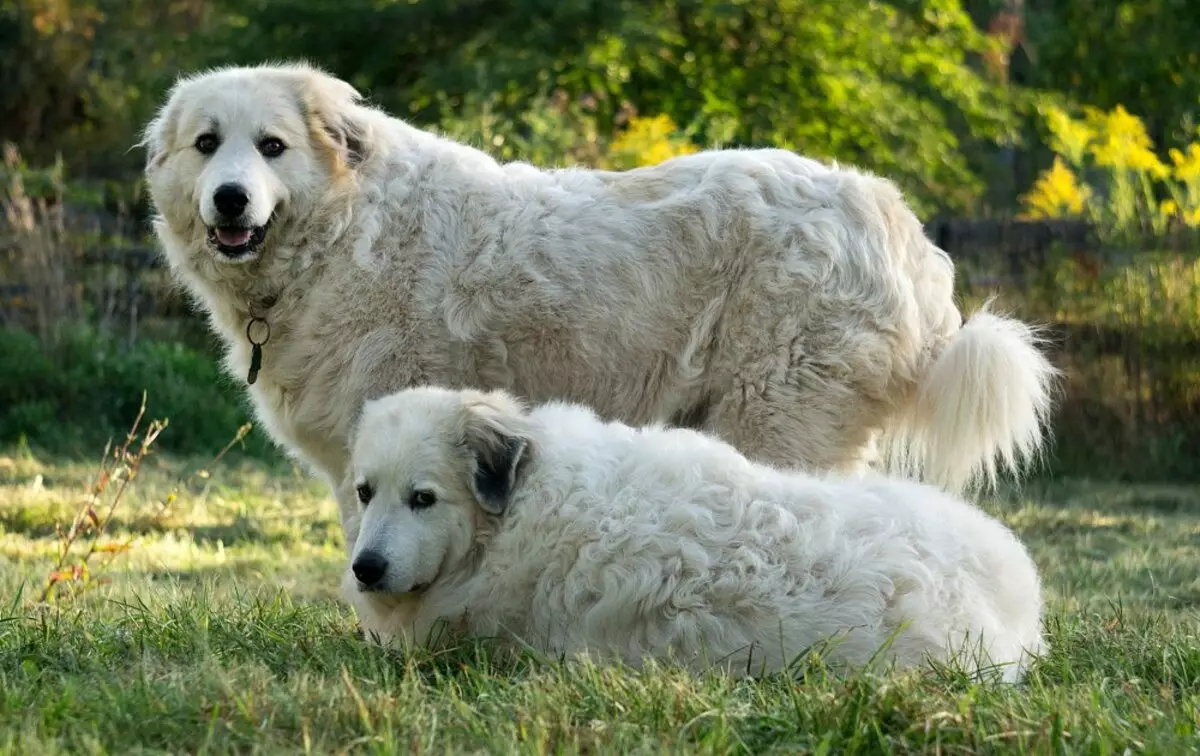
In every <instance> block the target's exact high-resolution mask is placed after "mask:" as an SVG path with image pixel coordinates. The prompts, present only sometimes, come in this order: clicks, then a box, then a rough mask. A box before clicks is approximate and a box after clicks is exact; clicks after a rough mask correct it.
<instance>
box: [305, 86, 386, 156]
mask: <svg viewBox="0 0 1200 756" xmlns="http://www.w3.org/2000/svg"><path fill="white" fill-rule="evenodd" d="M299 77H300V105H301V108H303V111H304V113H305V115H306V117H307V119H308V131H309V135H310V138H311V139H312V140H313V145H314V146H316V147H317V148H319V149H322V150H323V151H325V152H326V153H327V154H328V155H329V156H330V158H331V160H332V162H333V165H334V172H335V173H339V172H341V171H344V170H353V169H354V168H356V167H358V165H359V164H360V163H361V162H362V161H363V160H364V159H365V158H366V156H367V152H368V149H369V147H368V140H369V136H370V134H369V131H370V129H369V127H368V126H367V124H366V123H365V121H364V120H363V119H362V118H361V117H360V112H359V111H360V108H361V107H362V106H361V105H360V104H359V103H360V102H361V101H362V95H361V94H360V93H359V91H358V90H357V89H355V88H354V87H353V86H351V85H350V83H349V82H346V81H343V80H341V79H339V78H336V77H334V76H330V75H329V74H327V73H324V72H321V71H318V70H316V69H301V70H300V71H299Z"/></svg>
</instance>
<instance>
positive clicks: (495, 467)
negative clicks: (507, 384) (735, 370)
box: [463, 393, 529, 515]
mask: <svg viewBox="0 0 1200 756" xmlns="http://www.w3.org/2000/svg"><path fill="white" fill-rule="evenodd" d="M465 414H466V416H465V422H464V426H463V435H464V437H465V441H466V447H467V448H468V449H469V450H470V452H471V455H472V458H473V459H474V463H475V464H474V469H473V470H472V471H471V481H470V483H471V491H472V492H473V493H474V494H475V498H476V499H477V500H478V501H479V506H480V507H481V508H482V509H483V511H485V512H487V513H488V514H492V515H501V514H503V513H504V512H505V511H506V510H507V509H508V505H509V502H510V501H511V499H512V494H513V489H514V488H515V487H516V484H517V473H518V471H519V470H520V467H521V463H522V462H524V461H525V460H526V458H527V455H528V451H529V436H528V434H527V432H526V429H525V427H524V425H525V424H524V416H523V413H522V412H521V408H520V405H518V404H517V403H516V402H515V401H513V400H511V399H510V398H508V397H505V396H503V395H500V394H498V393H492V394H485V395H482V396H481V397H480V398H479V399H478V400H476V401H473V402H470V403H468V404H467V406H466V410H465Z"/></svg>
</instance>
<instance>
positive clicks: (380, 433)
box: [347, 387, 531, 597]
mask: <svg viewBox="0 0 1200 756" xmlns="http://www.w3.org/2000/svg"><path fill="white" fill-rule="evenodd" d="M352 447H353V451H352V460H351V462H352V468H351V470H352V472H351V476H352V478H351V479H350V480H348V481H347V485H348V486H349V485H352V486H353V487H354V489H355V492H356V494H357V497H358V501H359V508H360V514H359V517H358V518H357V523H354V524H353V525H352V526H351V527H352V528H353V529H355V530H356V532H355V533H354V536H355V538H354V548H353V551H352V554H351V560H350V570H351V573H352V574H353V577H354V580H355V581H356V583H357V586H358V590H360V591H364V592H373V593H378V594H384V595H388V596H394V597H399V596H403V595H406V594H413V593H419V592H420V591H422V590H423V589H425V588H427V587H428V586H430V585H431V584H433V583H435V582H436V581H437V580H438V578H439V577H440V576H443V575H446V574H448V573H451V572H459V571H461V569H463V568H464V566H465V562H466V560H468V559H469V558H470V556H471V552H472V549H473V548H474V547H475V546H476V545H477V542H478V541H479V540H480V536H481V534H482V531H483V528H481V525H483V524H484V523H488V522H489V521H492V520H494V518H497V517H502V516H504V514H505V512H506V511H507V509H508V506H509V502H510V501H511V499H512V497H513V493H514V489H515V488H516V487H517V486H518V485H520V482H519V481H520V479H521V475H522V471H523V469H524V465H525V464H527V463H528V461H529V460H530V458H531V451H530V432H529V423H528V416H527V415H526V414H525V413H524V411H523V409H522V408H521V406H520V405H519V404H518V403H517V402H516V401H515V400H514V399H513V398H512V397H510V396H508V395H507V394H504V393H502V392H490V393H482V392H478V391H450V390H447V389H441V388H435V387H421V388H413V389H407V390H404V391H401V392H399V393H396V394H391V395H389V396H386V397H383V398H381V399H376V400H372V401H368V402H367V403H366V404H365V405H364V407H363V412H362V416H361V418H360V420H359V424H358V429H357V431H356V432H355V436H354V441H353V444H352ZM354 525H356V526H357V527H356V528H355V527H354ZM481 545H482V544H481Z"/></svg>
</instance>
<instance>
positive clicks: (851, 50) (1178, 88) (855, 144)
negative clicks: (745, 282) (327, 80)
mask: <svg viewBox="0 0 1200 756" xmlns="http://www.w3.org/2000/svg"><path fill="white" fill-rule="evenodd" d="M1191 3H1192V0H1147V1H1146V2H1143V3H1132V2H1117V3H1106V2H1100V0H1075V1H1074V2H1065V3H1050V2H1041V1H1040V0H1025V5H1026V6H1028V7H1027V8H1026V10H1025V11H1024V16H1023V18H1024V17H1027V23H1024V25H1023V26H1021V27H1020V28H1021V29H1023V30H1024V31H1023V32H1022V34H1020V35H1007V36H1006V35H1004V34H988V33H985V31H982V30H981V29H984V30H987V29H990V30H992V31H993V32H994V31H995V30H996V28H997V27H996V26H995V24H994V23H991V24H990V25H989V19H993V20H994V17H995V14H996V12H997V11H998V9H1001V8H1005V7H1011V6H1020V5H1021V4H1022V3H1021V2H1020V0H890V1H887V2H885V1H883V0H872V1H871V2H863V1H862V0H658V1H657V2H645V1H644V0H236V1H235V0H166V1H164V0H0V140H11V141H14V142H16V143H17V144H18V145H19V146H20V148H21V150H22V152H23V154H25V155H26V156H28V157H29V159H30V160H31V161H33V162H35V163H47V162H51V161H53V159H54V155H55V153H57V152H62V153H64V155H65V158H66V160H67V164H68V168H69V171H70V175H72V176H81V175H82V176H86V177H89V178H96V177H100V178H112V179H124V180H129V179H135V178H136V176H137V173H138V170H139V169H140V155H138V154H137V153H136V151H133V152H130V149H129V148H130V146H131V145H132V144H133V143H134V142H135V141H136V135H137V130H138V128H139V127H140V126H141V125H142V123H144V122H145V120H146V119H147V118H148V117H149V115H150V114H151V112H152V110H153V108H154V106H155V105H156V104H157V103H158V102H159V101H160V99H161V97H162V93H163V91H164V90H165V88H166V87H167V86H168V85H169V83H170V81H171V79H172V78H174V76H176V75H177V74H178V73H180V72H183V71H188V70H194V69H197V68H203V67H208V66H213V65H220V64H226V63H256V62H261V61H265V60H279V59H286V58H305V59H308V60H311V61H313V62H315V63H317V64H319V65H321V66H323V67H325V68H328V69H330V70H332V71H333V72H334V73H336V74H338V75H340V76H342V77H344V78H346V79H348V80H350V81H351V82H353V83H354V84H355V85H356V86H358V87H359V88H360V89H361V90H363V91H364V92H365V93H367V94H368V95H369V96H370V98H371V99H372V100H373V101H375V102H377V103H379V104H381V105H383V106H384V107H386V108H387V109H389V110H390V111H392V112H394V113H395V114H397V115H399V116H402V117H405V118H407V119H409V120H411V121H413V122H414V123H416V124H418V125H421V126H425V127H440V128H441V129H443V130H444V131H446V132H448V133H450V134H451V135H453V136H455V137H457V138H461V139H464V140H467V141H470V142H472V143H474V144H476V145H477V146H480V147H482V148H484V149H487V150H489V151H491V152H493V153H494V154H496V156H497V157H499V158H501V159H526V160H531V161H533V162H537V163H540V164H547V165H550V164H572V163H579V164H586V165H610V166H614V167H620V166H621V165H624V164H627V163H629V162H630V161H632V162H633V163H634V164H636V163H637V162H638V161H639V160H642V159H643V158H639V157H636V156H633V155H632V153H629V152H628V150H625V152H621V153H620V154H617V153H615V152H614V151H613V150H614V149H616V148H617V147H619V146H620V144H621V143H622V142H619V141H618V142H617V144H616V146H614V140H622V139H623V140H624V141H625V142H626V143H627V142H629V140H630V139H634V138H636V139H641V140H643V141H644V140H645V138H646V136H645V134H647V133H650V132H654V133H659V132H662V133H661V134H660V135H659V137H658V138H659V141H660V143H659V144H658V146H656V147H651V146H644V147H643V148H639V149H641V150H642V152H641V153H640V154H643V155H650V154H676V153H677V152H679V151H681V150H682V151H686V150H687V149H688V147H687V146H686V144H685V143H690V144H691V145H692V147H695V148H702V147H710V146H718V145H724V146H777V147H784V148H789V149H794V150H798V151H800V152H803V153H806V154H809V155H813V156H816V157H822V158H832V159H837V160H840V161H843V162H848V163H853V164H856V165H860V166H862V167H865V168H868V169H871V170H874V171H877V172H879V173H881V174H884V175H886V176H888V177H890V178H893V179H895V180H896V181H897V182H898V183H900V184H901V186H902V187H903V188H904V189H905V190H906V191H907V192H908V194H909V196H910V198H911V199H912V200H913V202H914V204H916V205H917V207H918V209H919V210H920V211H922V212H923V213H924V214H926V215H929V214H932V213H934V212H938V211H951V212H970V211H977V210H980V209H981V208H982V205H983V200H984V197H985V195H984V187H985V184H987V183H992V184H993V185H995V184H996V182H995V181H994V180H993V179H994V177H995V176H996V174H997V171H998V170H1000V169H1002V166H1003V161H1004V160H1005V159H1006V158H1005V153H1004V151H1003V150H1002V149H1000V148H1004V147H1007V146H1011V145H1014V144H1016V143H1017V142H1018V139H1019V136H1020V135H1021V134H1022V133H1023V132H1028V131H1029V123H1030V122H1028V121H1023V120H1022V114H1023V113H1029V112H1032V109H1031V108H1029V107H1027V106H1029V105H1030V104H1031V98H1030V97H1029V92H1028V91H1026V90H1024V89H1022V88H1021V87H1020V86H1018V85H1016V84H1012V83H1009V82H1008V80H1007V78H1006V76H1005V71H1004V67H1003V65H1001V66H999V68H998V67H997V65H996V61H1004V60H1007V57H1006V56H1007V48H1006V47H1005V46H1006V45H1011V44H1015V43H1018V42H1021V43H1024V44H1025V45H1026V46H1027V47H1028V48H1029V49H1030V50H1031V51H1033V53H1034V58H1035V64H1034V68H1033V75H1032V76H1031V77H1030V79H1029V81H1030V83H1032V84H1034V85H1036V86H1037V87H1040V88H1042V89H1047V88H1049V89H1059V90H1064V91H1067V92H1069V93H1070V94H1072V95H1075V96H1076V98H1077V99H1079V100H1081V101H1083V102H1085V103H1093V104H1097V105H1100V106H1102V107H1104V108H1105V109H1111V108H1112V107H1113V106H1115V105H1116V104H1117V103H1123V104H1125V105H1126V106H1127V107H1128V108H1129V109H1130V111H1131V112H1137V113H1140V114H1143V115H1145V116H1147V122H1148V124H1150V125H1151V131H1152V135H1153V136H1154V138H1155V141H1156V142H1157V143H1159V144H1164V145H1166V144H1169V143H1170V141H1169V140H1167V139H1164V138H1163V136H1162V133H1161V131H1162V130H1161V129H1157V130H1156V129H1155V124H1159V123H1169V124H1171V125H1172V127H1173V126H1175V125H1178V124H1179V123H1182V122H1183V120H1184V119H1185V118H1186V117H1187V116H1188V115H1189V114H1190V113H1191V112H1192V111H1194V110H1195V108H1196V105H1197V93H1198V92H1200V85H1198V82H1200V73H1197V72H1200V66H1197V65H1196V62H1197V61H1196V59H1195V57H1196V55H1197V52H1196V49H1197V48H1196V46H1195V44H1194V42H1192V40H1195V39H1197V38H1200V27H1197V24H1200V14H1196V13H1190V12H1189V11H1188V8H1187V6H1189V5H1191ZM968 10H970V11H971V14H973V15H968V12H967V11H968ZM1010 27H1011V24H1010ZM1006 28H1007V27H1006ZM1013 28H1015V27H1013ZM1002 37H1005V41H1003V42H1001V41H999V40H1000V38H1002ZM1139 40H1140V41H1139ZM1151 42H1152V43H1153V45H1154V49H1155V52H1156V53H1158V52H1160V51H1161V53H1162V54H1161V55H1159V54H1155V55H1149V54H1147V53H1146V48H1147V46H1148V45H1149V44H1151ZM1159 45H1161V47H1159ZM655 124H657V125H655ZM665 124H671V125H672V127H671V129H670V130H669V132H668V131H663V128H664V125H665ZM676 124H677V125H678V126H677V127H676V126H674V125H676ZM639 128H640V129H642V130H643V131H636V129H639ZM631 129H634V130H635V134H634V135H633V136H630V135H626V134H625V132H627V131H629V130H631ZM647 129H649V130H650V131H646V130H647ZM655 129H657V131H654V130H655ZM643 132H644V133H643ZM1181 141H1182V142H1184V143H1186V141H1187V140H1186V139H1185V140H1181ZM617 151H618V152H620V150H617ZM656 151H657V152H656ZM993 194H994V192H993ZM989 199H990V198H989ZM1008 200H1009V201H1015V192H1013V193H1012V195H1011V196H1010V197H1008Z"/></svg>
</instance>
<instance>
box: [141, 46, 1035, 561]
mask: <svg viewBox="0 0 1200 756" xmlns="http://www.w3.org/2000/svg"><path fill="white" fill-rule="evenodd" d="M144 144H145V146H146V148H147V153H148V163H147V168H146V171H147V176H148V179H149V185H150V189H151V195H152V198H153V201H154V204H155V206H156V210H157V213H158V217H157V218H156V221H155V229H156V232H157V234H158V237H159V239H160V241H161V244H162V246H163V249H164V250H165V254H166V259H167V260H168V262H169V264H170V267H171V268H172V270H173V271H174V272H175V274H176V275H177V277H178V278H179V279H180V280H181V281H182V282H183V283H184V284H185V285H186V287H187V288H188V290H189V291H190V292H191V293H192V294H193V295H194V296H195V298H196V299H197V301H198V302H199V303H200V305H201V306H202V307H203V308H204V309H205V310H206V311H207V312H208V314H209V315H210V319H211V323H212V326H213V328H214V329H215V331H216V332H217V333H218V334H220V335H221V337H222V338H223V340H224V342H225V345H226V347H227V350H228V353H227V358H226V366H227V368H228V370H229V371H230V372H231V373H232V374H233V375H234V376H236V377H237V378H238V379H239V380H245V381H247V382H248V383H250V384H251V385H250V387H249V390H250V395H251V396H252V398H253V402H254V406H255V408H256V411H257V414H258V417H259V418H260V419H261V421H262V423H263V425H264V426H265V429H266V430H267V431H268V432H269V433H270V435H271V436H272V437H273V438H274V439H275V440H276V442H277V443H279V444H281V445H282V446H283V447H285V448H286V449H287V450H289V451H290V452H291V453H292V454H293V455H295V456H296V457H298V458H299V459H300V460H302V461H303V462H305V463H307V464H308V466H309V467H310V468H312V469H314V470H315V471H317V472H318V473H320V474H321V475H322V476H323V477H324V478H325V479H326V480H327V481H328V482H329V483H330V484H331V485H336V483H337V481H339V480H340V479H341V478H342V477H343V475H344V474H345V472H346V466H347V460H348V453H349V452H348V439H349V434H350V431H351V427H352V426H353V423H354V421H355V418H356V415H357V413H358V411H359V409H360V408H361V407H362V404H363V401H364V400H366V399H369V398H374V397H378V396H382V395H384V394H386V393H389V392H392V391H395V390H398V389H401V388H405V387H408V386H412V385H420V384H426V383H436V384H441V385H447V386H454V387H461V388H468V387H473V388H481V389H493V388H499V389H505V390H507V391H510V392H512V393H514V394H516V395H518V396H521V397H522V398H525V399H528V400H530V401H548V400H553V399H559V400H565V401H573V402H578V403H582V404H585V405H587V406H589V407H592V408H594V409H595V410H596V411H597V412H598V413H599V414H600V415H602V416H603V417H606V418H613V419H620V420H622V421H625V422H629V423H633V424H644V423H648V422H660V421H661V422H670V423H672V424H675V425H683V426H687V427H695V428H703V429H706V430H709V431H712V432H715V433H716V434H717V435H719V436H720V437H721V438H723V439H724V440H726V441H728V442H730V443H732V444H733V445H734V446H736V447H738V449H740V450H741V451H742V452H743V453H745V454H747V455H749V456H750V457H752V458H754V459H757V460H761V461H764V462H770V463H773V464H776V465H779V466H789V467H798V468H802V469H809V470H827V469H837V470H855V469H861V468H863V467H864V466H865V463H866V461H868V460H869V458H870V457H871V455H872V454H874V451H873V450H874V448H875V443H876V440H877V439H882V441H883V442H884V443H885V444H886V448H885V449H884V451H886V452H887V459H888V460H889V461H890V462H892V463H895V464H894V465H893V466H892V468H891V469H892V470H894V471H897V472H901V473H904V474H911V475H913V476H920V477H922V478H923V479H925V480H927V481H930V482H933V483H936V484H939V485H941V486H944V487H945V488H947V489H949V490H959V489H962V488H964V487H966V486H968V485H969V484H971V483H972V482H973V481H976V480H982V481H986V480H988V479H990V478H994V476H995V474H996V472H997V468H998V467H1004V466H1007V467H1010V468H1013V469H1017V468H1018V467H1019V464H1020V462H1021V461H1022V459H1023V458H1026V457H1028V456H1029V455H1032V454H1035V453H1036V452H1037V451H1038V449H1039V447H1040V445H1041V444H1042V440H1043V434H1044V423H1045V420H1046V416H1047V412H1048V410H1049V408H1050V404H1051V401H1050V396H1049V387H1050V385H1051V383H1052V379H1053V374H1054V370H1053V368H1052V367H1051V366H1050V364H1049V363H1048V362H1047V361H1046V359H1045V358H1044V357H1043V356H1042V355H1041V353H1040V352H1039V350H1038V349H1037V348H1036V345H1035V340H1034V338H1033V336H1032V335H1031V333H1030V330H1029V328H1027V327H1026V326H1024V325H1022V324H1021V323H1019V322H1016V321H1013V320H1009V319H1006V318H1002V317H998V316H996V315H993V314H990V313H986V312H984V313H979V314H976V315H975V316H974V317H973V318H971V319H970V320H969V321H967V322H966V323H965V324H964V323H963V320H962V317H961V316H960V314H959V311H958V309H957V308H956V307H955V304H954V299H953V267H952V265H951V263H950V260H949V258H948V257H947V255H946V254H945V253H944V252H942V251H941V250H939V249H938V248H937V247H935V246H934V245H933V244H931V243H930V242H929V241H928V240H927V238H926V237H925V235H924V233H923V229H922V226H921V224H920V222H919V221H918V220H917V218H916V217H915V216H914V215H913V213H912V212H911V211H910V210H909V208H908V207H907V206H906V204H905V202H904V200H903V198H902V197H901V195H900V193H899V192H898V191H897V190H896V189H895V187H893V185H892V184H891V183H889V182H887V181H885V180H883V179H880V178H876V177H873V176H870V175H866V174H864V173H860V172H857V171H854V170H845V169H838V168H836V167H831V166H827V165H823V164H821V163H819V162H816V161H814V160H810V159H806V158H803V157H800V156H797V155H795V154H792V153H790V152H785V151H782V150H724V151H709V152H703V153H701V154H697V155H691V156H686V157H680V158H676V159H673V160H669V161H667V162H665V163H663V164H661V165H658V166H655V167H650V168H642V169H638V170H633V171H628V172H622V173H614V172H606V171H591V170H579V169H565V170H541V169H538V168H535V167H533V166H530V165H526V164H520V163H514V164H505V165H502V164H499V163H497V162H496V161H495V160H493V159H492V158H490V157H488V156H487V155H486V154H484V153H483V152H480V151H478V150H476V149H473V148H471V147H468V146H465V145H462V144H458V143H455V142H453V141H450V140H447V139H444V138H441V137H439V136H437V135H434V134H431V133H428V132H426V131H422V130H419V129H416V128H414V127H412V126H410V125H409V124H407V123H405V122H403V121H401V120H398V119H396V118H393V117H391V116H388V115H387V114H385V113H383V112H381V111H379V110H377V109H374V108H371V107H367V106H365V105H363V104H362V103H361V102H360V98H359V95H358V93H357V92H356V91H355V90H354V89H353V88H352V87H351V86H350V85H349V84H347V83H346V82H344V81H341V80H339V79H336V78H333V77H330V76H328V75H326V74H323V73H321V72H319V71H317V70H314V69H312V68H309V67H306V66H302V65H283V66H263V67H252V68H229V69H223V70H218V71H213V72H208V73H204V74H202V75H198V76H195V77H191V78H185V79H183V80H181V81H180V82H179V83H178V84H177V85H176V86H175V87H174V89H173V90H172V91H171V93H170V96H169V98H168V101H167V102H166V104H165V105H164V106H163V108H162V109H161V111H160V112H159V113H158V115H157V116H156V117H155V119H154V120H153V121H152V122H151V123H150V124H149V126H148V128H147V130H146V134H145V137H144ZM340 505H341V508H342V515H343V521H345V518H346V516H347V515H349V514H350V513H352V512H353V507H354V503H353V501H352V500H351V501H341V502H340ZM347 535H348V536H349V540H350V543H351V544H352V543H353V539H354V533H353V532H348V533H347Z"/></svg>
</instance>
